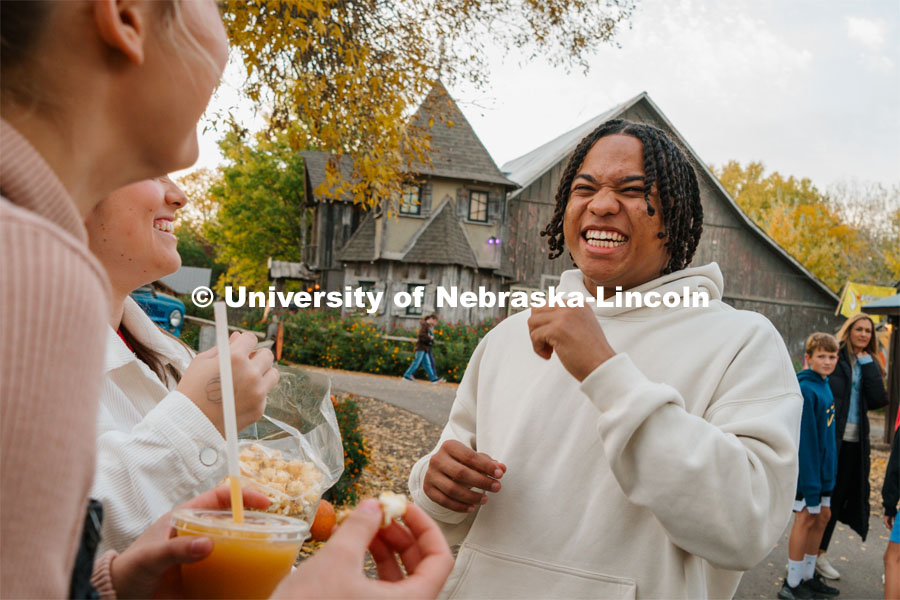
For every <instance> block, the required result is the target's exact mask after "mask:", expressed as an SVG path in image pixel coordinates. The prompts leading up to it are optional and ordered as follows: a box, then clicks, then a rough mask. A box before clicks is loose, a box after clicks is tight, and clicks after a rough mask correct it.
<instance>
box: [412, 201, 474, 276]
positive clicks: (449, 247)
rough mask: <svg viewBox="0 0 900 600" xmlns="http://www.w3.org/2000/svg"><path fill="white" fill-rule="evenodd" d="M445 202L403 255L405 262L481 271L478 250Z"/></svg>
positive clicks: (448, 203)
mask: <svg viewBox="0 0 900 600" xmlns="http://www.w3.org/2000/svg"><path fill="white" fill-rule="evenodd" d="M448 206H450V202H449V201H448V200H445V201H444V202H442V203H441V204H440V206H438V208H437V210H435V212H434V213H433V214H432V215H431V218H430V219H429V221H428V222H427V223H426V224H425V225H424V226H423V227H422V228H421V229H420V230H419V231H418V232H417V234H416V238H415V239H413V240H412V246H411V247H410V249H409V250H407V251H406V254H404V255H403V259H402V260H403V262H408V263H432V264H435V263H436V264H442V265H462V266H464V267H471V268H473V269H477V268H478V260H477V259H476V258H475V251H474V250H472V246H470V245H469V238H467V237H466V233H465V232H464V231H463V228H462V225H461V224H460V222H459V220H458V219H457V218H456V215H455V213H454V212H453V210H450V209H449V208H447V207H448Z"/></svg>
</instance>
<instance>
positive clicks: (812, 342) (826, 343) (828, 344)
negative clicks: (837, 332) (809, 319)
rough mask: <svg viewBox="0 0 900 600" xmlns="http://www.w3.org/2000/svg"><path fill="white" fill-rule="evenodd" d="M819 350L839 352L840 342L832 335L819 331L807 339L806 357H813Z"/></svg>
mask: <svg viewBox="0 0 900 600" xmlns="http://www.w3.org/2000/svg"><path fill="white" fill-rule="evenodd" d="M819 348H821V349H822V350H824V351H825V352H837V351H838V342H837V340H836V339H835V338H834V336H833V335H831V334H830V333H823V332H821V331H817V332H815V333H813V334H811V335H810V336H809V337H808V338H806V355H807V356H812V355H813V352H815V351H816V350H818V349H819Z"/></svg>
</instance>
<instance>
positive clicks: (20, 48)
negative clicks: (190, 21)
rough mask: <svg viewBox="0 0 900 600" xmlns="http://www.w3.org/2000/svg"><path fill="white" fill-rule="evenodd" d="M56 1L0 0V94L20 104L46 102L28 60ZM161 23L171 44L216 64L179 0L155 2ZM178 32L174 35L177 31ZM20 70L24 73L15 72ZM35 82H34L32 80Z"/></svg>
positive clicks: (209, 66)
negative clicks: (186, 17)
mask: <svg viewBox="0 0 900 600" xmlns="http://www.w3.org/2000/svg"><path fill="white" fill-rule="evenodd" d="M55 4H56V3H55V2H50V1H47V0H40V1H39V0H29V1H16V2H12V1H6V0H2V1H0V94H2V96H4V97H5V98H8V99H15V101H17V102H19V103H21V104H23V105H32V106H34V105H47V101H48V100H47V99H46V98H42V94H41V93H40V91H39V87H40V83H39V81H40V80H39V79H36V78H35V74H34V72H35V70H36V69H35V68H34V65H32V64H30V63H31V58H32V54H33V52H34V50H35V45H36V43H37V41H38V39H39V38H40V36H41V34H42V33H43V31H44V27H45V25H46V24H47V22H48V21H49V15H50V11H51V10H53V8H54V5H55ZM152 5H153V6H158V7H159V9H160V13H158V14H159V15H160V16H161V18H162V19H163V20H162V24H163V25H164V27H163V28H161V33H162V34H163V35H165V36H166V37H167V38H168V42H169V43H170V44H171V45H173V46H182V47H185V48H187V49H188V50H189V51H191V52H193V53H195V54H197V55H199V56H200V57H201V58H202V60H203V61H204V62H205V63H206V64H207V66H208V68H209V69H210V70H211V71H214V72H216V73H217V75H218V70H219V69H218V67H217V65H216V62H215V60H214V59H213V58H212V56H210V54H209V52H207V51H206V49H205V48H204V47H203V46H202V45H201V44H200V43H199V42H198V41H197V38H196V36H195V35H194V34H193V33H191V31H190V30H189V29H188V27H187V25H186V24H185V22H184V18H183V16H182V0H168V1H165V2H154V3H152ZM176 33H177V34H180V35H177V34H176ZM19 73H21V74H22V75H23V76H21V77H19V76H17V75H18V74H19ZM36 81H37V82H38V83H35V82H36Z"/></svg>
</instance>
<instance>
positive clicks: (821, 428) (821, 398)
mask: <svg viewBox="0 0 900 600" xmlns="http://www.w3.org/2000/svg"><path fill="white" fill-rule="evenodd" d="M797 379H799V380H800V391H801V392H802V393H803V416H802V417H801V419H800V477H799V479H798V480H797V492H798V493H799V494H801V495H802V496H803V499H804V500H806V504H807V505H809V506H818V505H819V504H820V503H821V496H822V495H823V494H830V493H831V491H832V490H833V489H834V477H835V473H836V472H837V442H836V440H835V437H834V436H835V434H834V432H835V427H834V397H833V396H832V395H831V388H830V387H828V383H827V381H826V379H825V378H824V377H822V376H821V375H819V374H818V373H816V372H815V371H813V370H812V369H804V370H802V371H800V372H799V373H797Z"/></svg>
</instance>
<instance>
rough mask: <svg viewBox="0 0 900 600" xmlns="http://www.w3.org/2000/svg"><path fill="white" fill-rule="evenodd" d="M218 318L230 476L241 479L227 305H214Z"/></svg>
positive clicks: (223, 408)
mask: <svg viewBox="0 0 900 600" xmlns="http://www.w3.org/2000/svg"><path fill="white" fill-rule="evenodd" d="M213 310H214V312H215V316H216V346H217V347H218V348H219V379H220V381H221V383H222V416H223V417H224V418H225V448H226V451H227V452H226V453H227V455H228V474H229V475H231V476H232V477H234V478H235V479H239V478H240V476H241V466H240V462H239V461H238V431H237V420H236V418H235V416H234V382H233V381H232V380H231V347H230V346H229V345H228V318H227V317H226V316H225V303H224V302H222V301H219V302H216V303H215V304H213Z"/></svg>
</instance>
